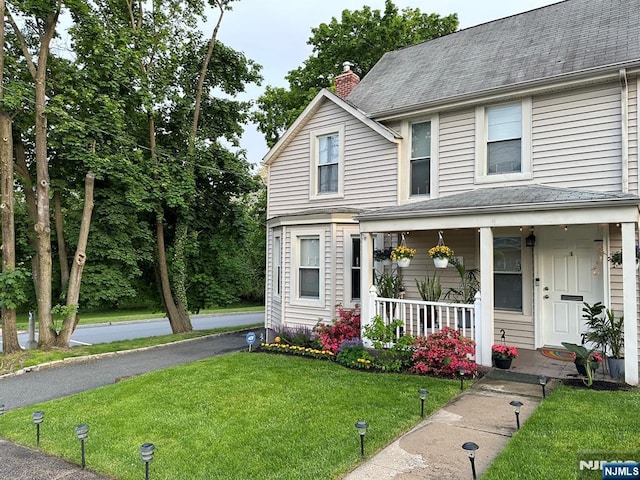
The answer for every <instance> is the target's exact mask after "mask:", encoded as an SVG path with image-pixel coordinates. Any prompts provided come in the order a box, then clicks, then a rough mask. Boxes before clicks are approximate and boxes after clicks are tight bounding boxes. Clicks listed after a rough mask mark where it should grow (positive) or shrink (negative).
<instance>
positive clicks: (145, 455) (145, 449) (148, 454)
mask: <svg viewBox="0 0 640 480" xmlns="http://www.w3.org/2000/svg"><path fill="white" fill-rule="evenodd" d="M155 449H156V446H155V445H154V444H153V443H144V444H142V445H141V446H140V460H142V461H143V462H144V479H145V480H149V462H151V460H153V453H154V452H155Z"/></svg>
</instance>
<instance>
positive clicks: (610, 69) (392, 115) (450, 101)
mask: <svg viewBox="0 0 640 480" xmlns="http://www.w3.org/2000/svg"><path fill="white" fill-rule="evenodd" d="M620 69H624V70H627V69H629V72H630V73H631V72H632V71H636V70H638V69H639V66H638V60H635V61H633V62H622V63H618V64H613V65H607V66H605V67H598V68H590V69H586V70H580V71H578V72H572V73H565V74H561V75H554V76H551V77H545V78H543V79H537V80H530V81H528V82H522V83H516V84H513V85H510V86H507V87H504V86H498V87H493V88H489V89H487V90H481V91H475V92H471V93H465V94H462V95H453V96H450V97H446V98H441V99H438V100H437V101H433V102H426V103H424V104H421V105H410V106H404V107H400V108H396V109H390V110H384V111H379V112H369V114H368V115H369V117H371V118H375V119H376V120H378V121H386V120H397V119H398V118H403V117H404V116H406V115H407V114H409V113H410V114H411V115H414V114H425V113H429V111H433V110H438V109H441V108H442V106H446V107H447V109H454V108H460V107H464V106H468V105H471V104H476V103H478V101H491V100H492V99H498V98H501V97H504V96H505V95H507V94H510V93H511V94H515V93H517V94H518V95H524V96H528V95H533V94H536V93H539V92H542V91H544V90H547V89H548V88H549V87H551V86H553V85H551V84H553V83H558V82H564V83H563V86H566V87H572V86H575V85H577V84H580V83H583V82H584V81H585V80H589V81H593V82H598V81H600V82H602V81H606V80H615V79H618V78H619V75H620V73H619V72H620ZM593 75H596V76H595V77H594V76H593Z"/></svg>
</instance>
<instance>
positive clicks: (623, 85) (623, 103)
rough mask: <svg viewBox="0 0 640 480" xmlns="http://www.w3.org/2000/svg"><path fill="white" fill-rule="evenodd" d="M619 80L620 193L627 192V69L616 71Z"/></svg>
mask: <svg viewBox="0 0 640 480" xmlns="http://www.w3.org/2000/svg"><path fill="white" fill-rule="evenodd" d="M618 75H619V80H620V95H621V98H620V107H621V108H620V110H621V111H620V114H621V116H622V120H621V125H620V127H621V130H622V132H621V138H620V140H621V155H622V193H629V95H628V91H629V84H628V82H627V70H626V69H624V68H621V69H620V71H619V72H618Z"/></svg>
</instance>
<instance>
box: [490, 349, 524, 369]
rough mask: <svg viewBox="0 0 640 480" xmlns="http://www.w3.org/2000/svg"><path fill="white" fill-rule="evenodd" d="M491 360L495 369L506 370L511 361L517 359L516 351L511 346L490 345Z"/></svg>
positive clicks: (509, 366)
mask: <svg viewBox="0 0 640 480" xmlns="http://www.w3.org/2000/svg"><path fill="white" fill-rule="evenodd" d="M491 358H492V359H493V364H494V365H495V366H496V367H497V368H502V369H504V370H508V369H510V368H511V362H512V361H513V359H514V358H518V349H517V348H516V347H514V346H513V345H503V344H495V345H491Z"/></svg>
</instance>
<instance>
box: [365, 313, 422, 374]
mask: <svg viewBox="0 0 640 480" xmlns="http://www.w3.org/2000/svg"><path fill="white" fill-rule="evenodd" d="M403 326H404V324H403V323H402V320H394V321H393V322H391V323H390V324H389V325H385V323H384V320H383V319H382V317H380V315H376V316H375V317H373V319H372V321H371V323H370V324H369V325H366V326H365V327H364V336H365V337H366V338H368V339H369V340H371V342H372V343H373V346H374V348H375V349H376V350H377V351H378V354H377V357H376V366H377V368H379V369H380V370H383V371H387V372H399V371H401V370H402V369H403V368H405V367H408V366H409V365H410V360H411V355H412V353H413V349H412V346H413V343H414V342H415V340H416V339H415V338H414V337H412V336H410V335H400V336H399V337H397V338H396V331H397V329H399V328H402V327H403ZM387 345H391V346H390V347H389V348H385V347H386V346H387Z"/></svg>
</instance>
